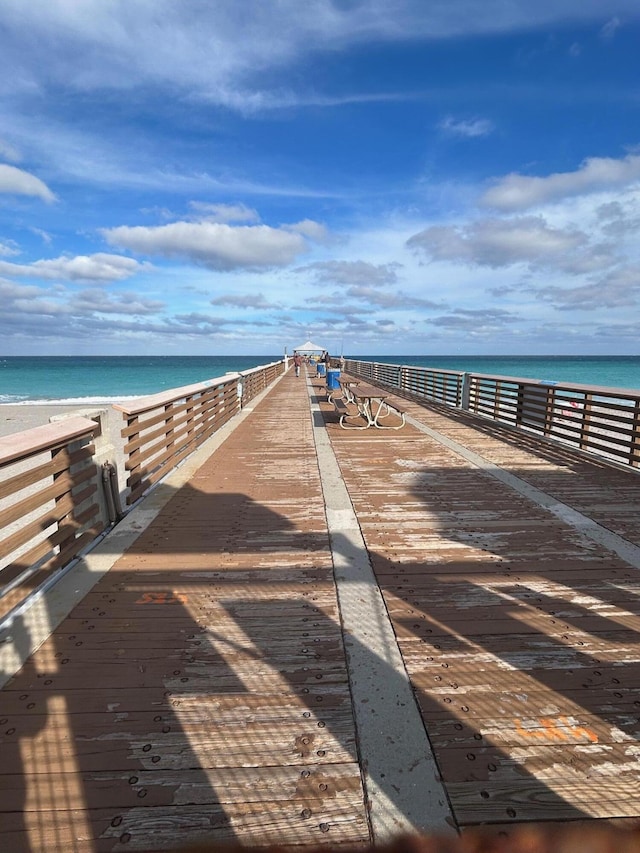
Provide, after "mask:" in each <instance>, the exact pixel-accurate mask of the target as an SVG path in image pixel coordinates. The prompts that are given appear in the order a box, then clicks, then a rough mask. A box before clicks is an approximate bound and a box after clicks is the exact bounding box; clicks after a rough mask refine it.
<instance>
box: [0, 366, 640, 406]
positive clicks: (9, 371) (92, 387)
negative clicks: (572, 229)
mask: <svg viewBox="0 0 640 853" xmlns="http://www.w3.org/2000/svg"><path fill="white" fill-rule="evenodd" d="M347 357H348V356H347ZM280 358H281V356H275V355H274V356H268V355H262V356H261V355H256V356H137V357H127V356H104V357H101V356H93V357H72V356H68V357H63V356H55V357H42V356H39V357H31V356H24V357H19V356H18V357H10V356H7V357H0V403H13V404H15V403H25V404H26V403H46V402H50V401H55V402H60V403H67V402H69V403H76V402H77V403H80V404H91V403H98V402H108V401H111V402H115V401H118V400H124V399H126V398H130V397H140V396H143V395H145V394H154V393H157V392H159V391H166V390H167V389H169V388H178V387H180V386H182V385H191V384H193V383H196V382H204V381H206V380H209V379H213V378H216V377H219V376H224V374H225V373H227V372H229V371H237V370H249V369H250V368H252V367H257V366H258V365H261V364H268V363H269V362H272V361H278V360H279V359H280ZM357 358H358V359H361V360H366V361H380V362H385V363H388V364H389V363H390V364H413V365H416V366H418V367H435V368H441V369H448V370H465V371H468V372H470V373H492V374H500V375H503V376H520V377H528V378H532V379H543V380H546V381H552V382H576V383H580V384H585V385H605V386H609V387H613V388H627V389H629V388H632V389H640V356H604V357H602V356H544V357H540V356H495V357H492V356H464V357H462V356H455V355H452V356H443V355H440V356H432V355H428V356H415V355H411V356H407V355H392V356H357Z"/></svg>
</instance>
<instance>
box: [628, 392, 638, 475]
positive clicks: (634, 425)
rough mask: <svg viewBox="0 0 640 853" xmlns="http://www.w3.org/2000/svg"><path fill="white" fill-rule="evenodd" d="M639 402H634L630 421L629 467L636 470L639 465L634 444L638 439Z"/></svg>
mask: <svg viewBox="0 0 640 853" xmlns="http://www.w3.org/2000/svg"><path fill="white" fill-rule="evenodd" d="M639 433H640V400H636V404H635V406H634V408H633V420H632V421H631V440H630V442H629V444H630V449H629V465H631V466H633V467H634V468H637V467H638V465H640V457H639V455H638V452H637V449H636V443H637V442H638V438H640V435H639Z"/></svg>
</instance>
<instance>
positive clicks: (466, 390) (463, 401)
mask: <svg viewBox="0 0 640 853" xmlns="http://www.w3.org/2000/svg"><path fill="white" fill-rule="evenodd" d="M470 396H471V374H469V373H463V374H462V390H461V392H460V408H461V409H463V410H464V411H465V412H468V411H469V399H470Z"/></svg>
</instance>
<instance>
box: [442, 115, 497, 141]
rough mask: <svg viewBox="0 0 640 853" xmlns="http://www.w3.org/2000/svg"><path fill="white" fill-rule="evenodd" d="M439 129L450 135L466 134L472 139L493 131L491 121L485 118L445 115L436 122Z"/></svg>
mask: <svg viewBox="0 0 640 853" xmlns="http://www.w3.org/2000/svg"><path fill="white" fill-rule="evenodd" d="M438 127H439V128H440V130H442V131H444V132H445V133H448V134H450V135H451V136H466V137H469V138H470V139H473V138H474V137H477V136H488V135H489V134H490V133H492V132H493V129H494V125H493V122H491V121H489V119H486V118H474V119H459V120H457V121H456V119H454V118H453V116H447V117H446V118H444V119H442V121H441V122H440V123H439V124H438Z"/></svg>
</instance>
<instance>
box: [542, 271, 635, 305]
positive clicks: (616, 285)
mask: <svg viewBox="0 0 640 853" xmlns="http://www.w3.org/2000/svg"><path fill="white" fill-rule="evenodd" d="M534 293H535V294H536V295H537V296H538V298H540V299H542V300H544V301H545V302H549V303H551V304H552V305H553V306H554V308H557V309H558V310H559V311H567V310H582V311H598V310H601V309H603V308H631V307H635V306H637V305H638V303H639V302H640V265H638V266H628V267H623V268H621V269H618V270H615V271H613V272H611V273H610V274H609V275H607V276H606V277H605V278H603V279H602V280H600V281H594V282H591V283H589V284H585V285H581V286H579V287H561V286H548V287H538V288H534Z"/></svg>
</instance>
